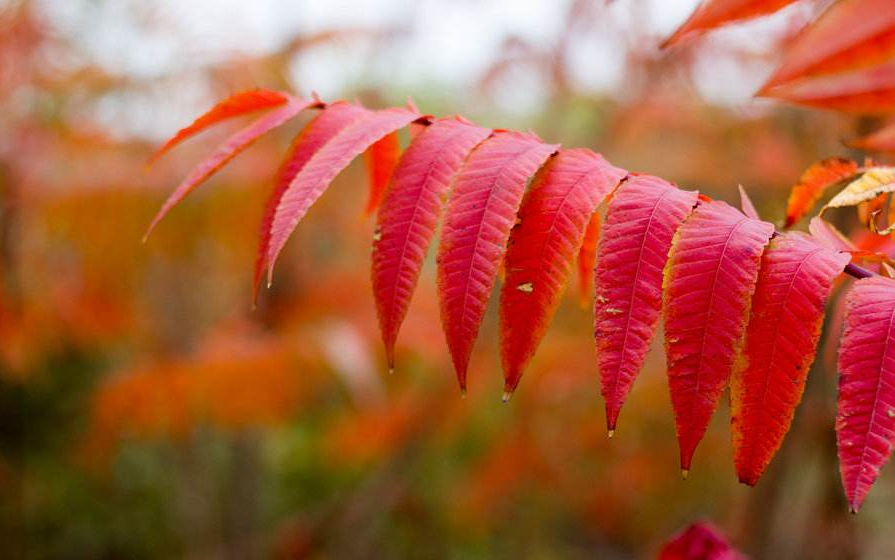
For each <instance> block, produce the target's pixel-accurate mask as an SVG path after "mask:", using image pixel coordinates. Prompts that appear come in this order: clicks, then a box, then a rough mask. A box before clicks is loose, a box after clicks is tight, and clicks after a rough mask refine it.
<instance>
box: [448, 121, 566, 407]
mask: <svg viewBox="0 0 895 560" xmlns="http://www.w3.org/2000/svg"><path fill="white" fill-rule="evenodd" d="M556 150H557V146H555V145H551V144H544V143H543V142H541V141H540V139H538V138H537V137H536V136H534V135H531V134H523V133H518V132H500V133H498V134H495V135H494V136H492V137H491V138H489V139H487V140H485V141H484V142H482V143H481V144H480V145H479V146H478V147H477V148H476V149H475V150H473V152H472V153H471V154H470V155H469V157H468V158H467V160H466V163H465V165H464V166H463V168H462V169H461V170H460V174H459V175H458V177H457V179H456V180H455V181H454V186H453V189H452V191H451V196H450V199H449V200H448V203H447V207H446V209H445V216H444V228H443V231H442V235H441V243H440V244H439V246H438V256H437V261H438V271H437V280H438V294H439V300H440V307H441V323H442V327H443V329H444V333H445V338H446V339H447V344H448V348H449V350H450V352H451V359H452V360H453V362H454V368H455V370H456V372H457V381H458V382H459V384H460V389H461V390H465V388H466V370H467V367H468V365H469V357H470V354H471V353H472V347H473V345H474V344H475V339H476V337H477V336H478V331H479V327H480V326H481V322H482V318H483V316H484V313H485V306H486V304H487V302H488V296H489V295H490V294H491V290H492V289H493V287H494V281H495V279H496V277H497V269H498V268H499V266H500V263H501V261H502V259H503V256H504V253H505V251H506V244H507V240H508V238H509V236H510V229H511V228H512V227H513V223H514V222H515V220H516V212H517V210H518V209H519V203H520V202H521V200H522V195H523V193H524V192H525V185H526V182H527V181H528V179H529V178H530V177H531V176H532V175H533V174H534V173H535V172H536V171H537V170H538V168H539V167H541V165H543V163H544V161H545V160H546V159H547V158H548V157H549V156H550V154H552V153H553V152H555V151H556Z"/></svg>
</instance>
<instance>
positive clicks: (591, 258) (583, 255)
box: [577, 212, 603, 308]
mask: <svg viewBox="0 0 895 560" xmlns="http://www.w3.org/2000/svg"><path fill="white" fill-rule="evenodd" d="M602 224H603V220H602V219H601V218H600V213H599V212H594V215H593V216H591V217H590V222H589V223H588V224H587V229H586V230H584V239H583V240H582V242H581V249H579V250H578V259H577V263H578V301H579V302H580V303H581V307H582V308H587V307H588V306H590V304H591V301H590V300H591V290H592V289H593V282H594V267H595V266H596V264H597V242H599V241H600V227H601V226H602Z"/></svg>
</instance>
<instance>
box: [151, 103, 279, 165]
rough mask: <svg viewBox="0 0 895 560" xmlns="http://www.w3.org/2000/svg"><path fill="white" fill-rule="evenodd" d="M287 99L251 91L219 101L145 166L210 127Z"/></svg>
mask: <svg viewBox="0 0 895 560" xmlns="http://www.w3.org/2000/svg"><path fill="white" fill-rule="evenodd" d="M289 99H291V96H290V95H288V94H286V93H281V92H279V91H271V90H267V89H253V90H249V91H241V92H239V93H234V94H233V95H231V96H230V97H227V98H226V99H223V100H221V101H219V102H218V103H217V105H215V106H214V107H212V108H211V109H209V110H208V111H207V112H206V113H205V114H204V115H202V116H201V117H199V118H198V119H196V120H195V121H193V123H192V124H190V125H189V126H187V127H185V128H181V129H180V130H179V131H178V132H177V134H175V135H174V137H173V138H171V139H170V140H168V141H167V142H165V144H164V145H163V146H162V147H161V148H159V149H158V150H157V151H156V152H155V153H154V154H152V157H151V158H149V161H147V162H146V165H147V166H150V165H152V164H153V163H155V162H156V161H158V159H159V158H160V157H162V156H163V155H165V153H167V152H168V151H169V150H171V148H173V147H174V146H176V145H177V144H180V143H181V142H183V141H184V140H186V139H187V138H189V137H190V136H193V135H195V134H198V133H200V132H202V131H203V130H205V129H206V128H208V127H210V126H213V125H215V124H217V123H219V122H221V121H225V120H227V119H232V118H234V117H239V116H241V115H246V114H248V113H252V112H255V111H260V110H261V109H269V108H271V107H276V106H278V105H282V104H284V103H286V102H287V101H289Z"/></svg>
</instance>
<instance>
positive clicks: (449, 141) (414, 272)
mask: <svg viewBox="0 0 895 560" xmlns="http://www.w3.org/2000/svg"><path fill="white" fill-rule="evenodd" d="M489 134H491V131H490V130H488V129H485V128H479V127H477V126H473V125H471V124H469V123H466V122H463V121H461V120H455V119H441V120H437V121H435V122H434V123H432V124H431V125H430V126H428V127H426V128H425V129H424V130H423V131H421V132H419V133H418V134H417V136H416V137H415V138H414V139H413V141H412V142H411V143H410V146H409V147H408V148H407V150H406V151H405V152H404V155H403V156H402V157H401V160H400V161H399V162H398V167H397V168H396V169H395V173H394V182H393V185H392V187H391V189H389V190H388V192H387V193H386V196H385V200H383V202H382V208H380V210H379V216H378V218H377V228H376V231H377V234H376V238H375V240H374V243H373V294H374V296H375V299H376V310H377V312H378V316H379V328H380V331H381V332H382V340H383V343H384V344H385V352H386V356H387V359H388V365H389V367H390V368H394V365H395V340H396V339H397V337H398V330H399V329H400V328H401V323H402V322H403V321H404V316H405V315H406V314H407V308H408V306H409V305H410V298H411V297H412V296H413V291H414V289H415V288H416V283H417V280H418V279H419V275H420V271H421V270H422V267H423V260H424V259H425V257H426V252H427V251H428V249H429V244H430V243H431V242H432V237H433V236H434V235H435V226H436V223H437V221H438V216H439V214H440V213H441V205H442V203H443V197H444V195H445V194H446V193H447V190H448V187H449V186H450V183H451V181H452V180H453V178H454V176H455V175H456V173H457V170H458V169H459V168H460V166H461V165H463V161H464V160H465V159H466V156H467V155H468V154H469V152H470V151H471V150H472V149H473V148H474V147H475V146H476V145H477V144H478V143H479V142H481V141H482V140H484V139H485V138H487V137H488V135H489Z"/></svg>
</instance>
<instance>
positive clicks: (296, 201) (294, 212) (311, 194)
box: [267, 108, 420, 276]
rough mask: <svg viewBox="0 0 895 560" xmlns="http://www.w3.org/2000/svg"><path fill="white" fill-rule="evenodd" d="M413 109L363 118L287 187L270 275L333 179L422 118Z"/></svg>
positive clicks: (273, 231) (274, 231) (273, 235)
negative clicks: (389, 136) (369, 150)
mask: <svg viewBox="0 0 895 560" xmlns="http://www.w3.org/2000/svg"><path fill="white" fill-rule="evenodd" d="M419 117H420V116H419V114H417V113H416V112H414V111H411V110H409V109H404V108H391V109H383V110H381V111H376V112H374V113H370V114H368V115H365V116H363V117H362V118H360V119H358V120H357V121H355V122H353V123H351V124H350V125H349V126H348V127H346V128H345V129H344V130H342V131H341V132H340V133H339V134H337V135H336V136H335V137H334V138H333V139H332V140H330V141H329V142H327V143H326V145H324V146H323V147H322V148H321V149H320V151H318V152H317V153H316V154H314V156H313V157H312V158H311V159H310V160H309V161H308V163H307V164H306V165H305V166H304V167H303V168H302V169H301V171H299V172H298V175H296V176H295V179H293V180H292V183H291V184H290V185H289V186H288V187H287V188H286V192H284V193H283V197H282V198H281V199H280V204H279V206H277V210H276V212H275V213H274V218H273V224H272V225H271V228H270V247H269V249H268V257H267V271H268V276H270V275H271V274H272V272H273V267H274V264H275V263H276V260H277V256H278V255H279V254H280V251H282V250H283V246H284V245H285V244H286V240H287V239H289V235H290V234H292V232H293V230H295V227H296V226H297V225H298V223H299V222H300V221H301V219H302V218H303V217H304V215H305V214H306V213H307V212H308V208H310V207H311V205H312V204H314V202H316V201H317V199H318V198H320V195H321V194H323V191H325V190H326V188H327V187H328V186H329V184H330V183H331V182H332V180H333V179H334V178H335V177H336V175H338V174H339V172H341V171H342V170H343V169H345V167H347V166H348V164H349V163H351V160H353V159H354V158H355V157H357V156H358V155H360V154H362V153H363V152H364V151H365V150H366V149H367V148H369V147H370V146H371V145H372V144H373V143H374V142H376V141H377V140H379V139H380V138H382V137H384V136H386V135H387V134H391V133H392V132H394V131H396V130H399V129H401V128H404V127H405V126H407V125H409V124H410V123H412V122H413V121H415V120H417V119H418V118H419Z"/></svg>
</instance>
